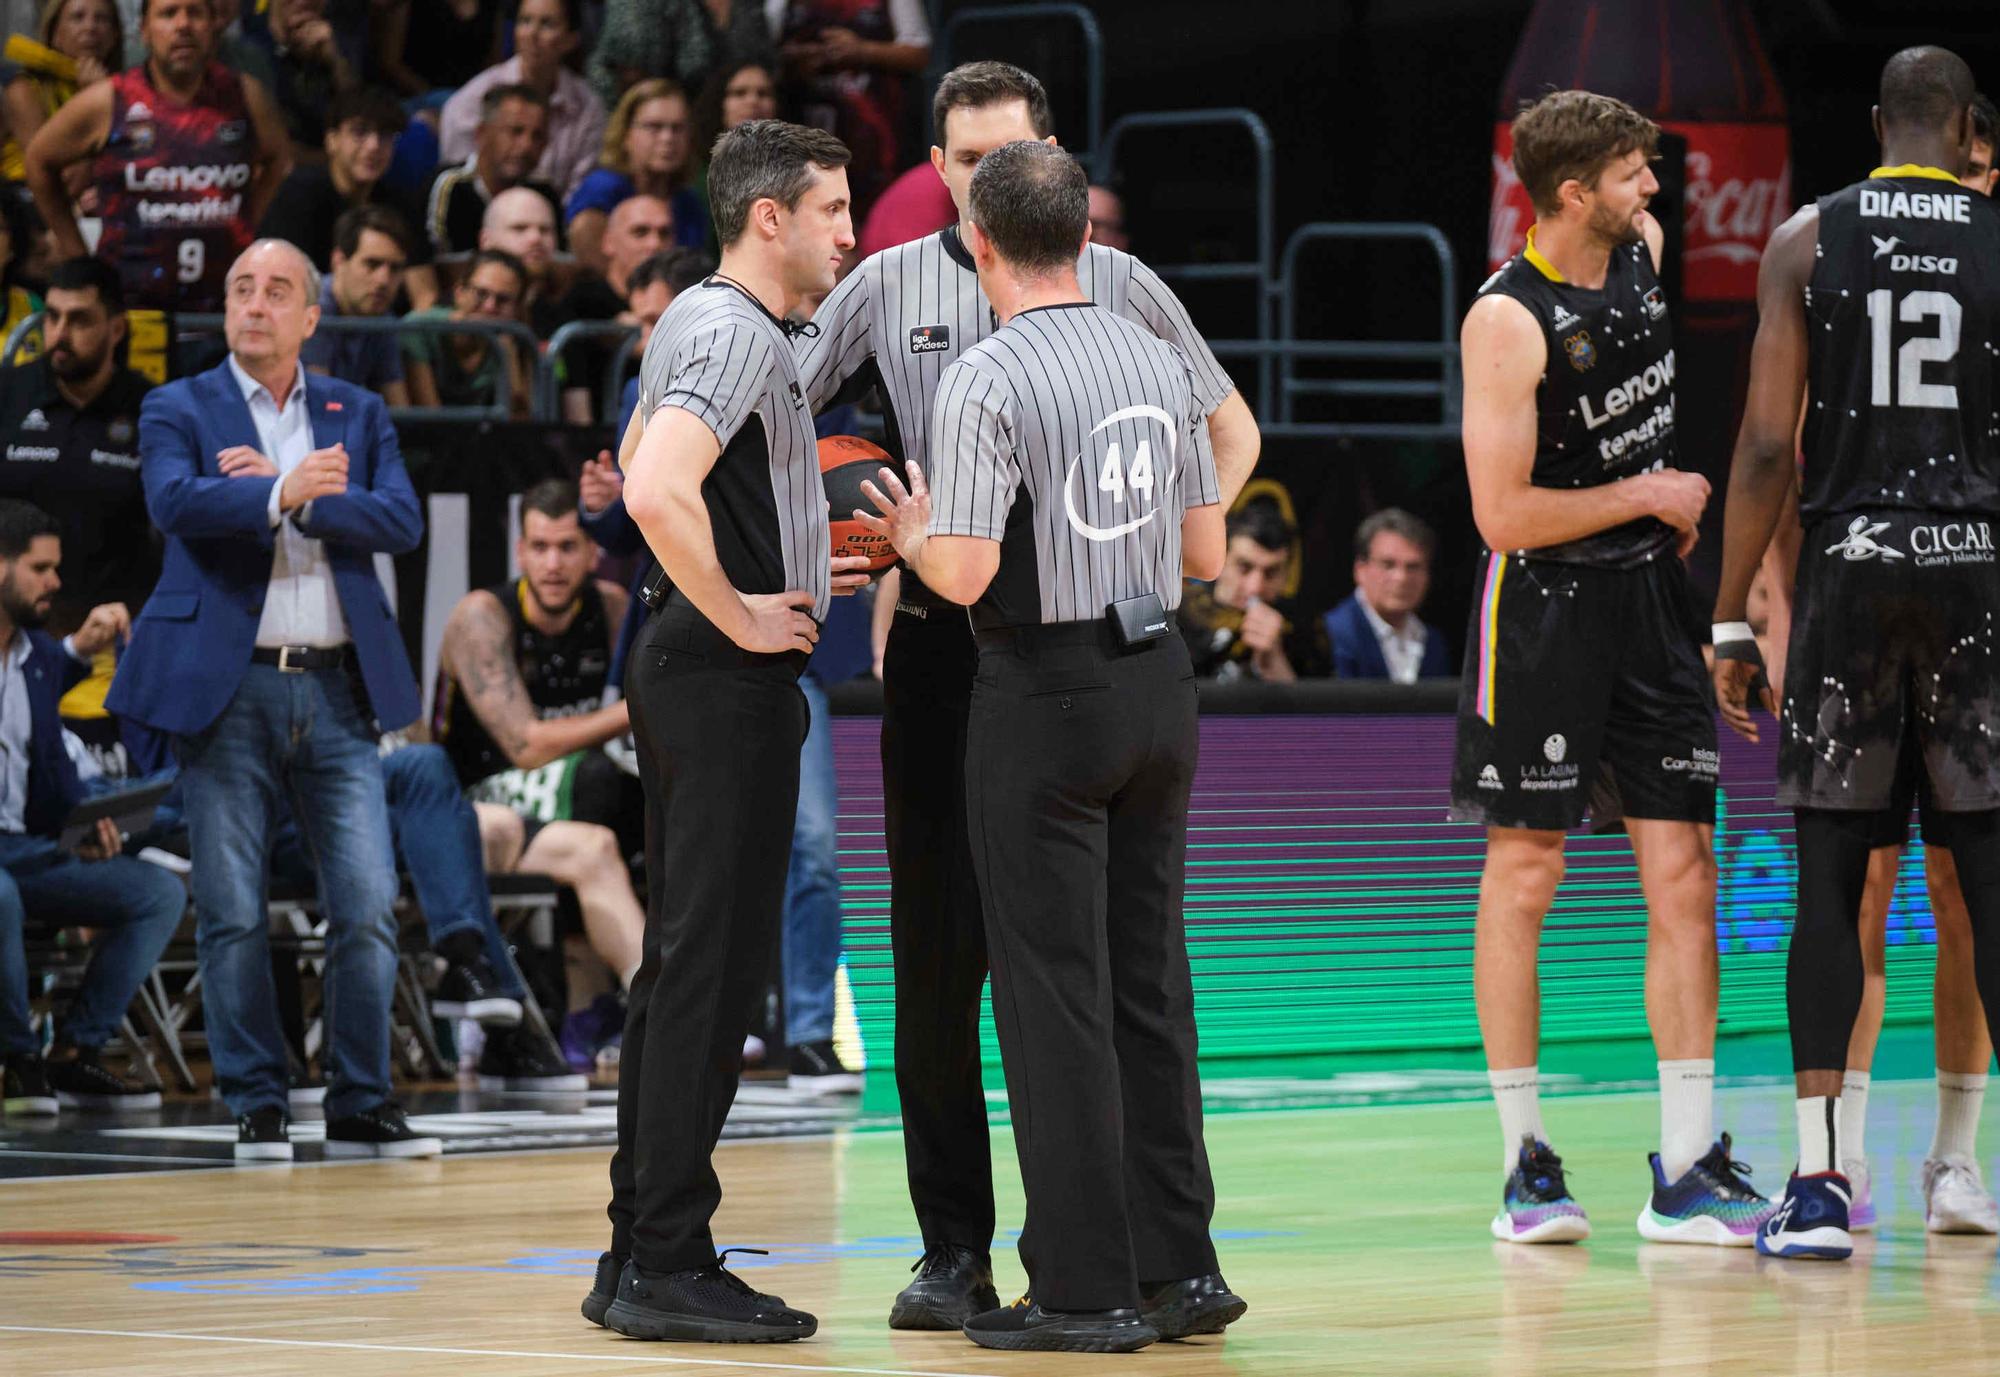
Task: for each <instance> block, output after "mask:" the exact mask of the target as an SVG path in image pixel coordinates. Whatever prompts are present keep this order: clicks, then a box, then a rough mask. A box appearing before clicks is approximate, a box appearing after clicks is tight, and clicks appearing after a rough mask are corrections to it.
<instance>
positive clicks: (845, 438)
mask: <svg viewBox="0 0 2000 1377" xmlns="http://www.w3.org/2000/svg"><path fill="white" fill-rule="evenodd" d="M885 466H886V467H888V468H890V469H894V468H895V467H896V461H895V460H893V459H891V458H890V457H889V455H888V454H887V452H886V451H884V450H883V449H882V447H881V446H880V445H877V444H875V443H873V442H871V441H868V440H864V439H862V438H861V437H860V436H858V435H829V436H827V437H826V438H825V439H823V440H821V441H820V442H819V476H820V481H821V482H822V483H823V484H825V486H826V515H827V520H828V522H829V523H830V524H831V525H832V527H833V557H834V558H835V559H839V558H841V557H842V556H845V555H865V556H866V557H867V559H868V565H867V567H868V570H869V572H871V573H873V572H875V571H877V570H881V569H887V568H888V567H889V566H890V565H892V564H894V563H895V562H896V548H895V547H894V546H893V545H891V544H890V543H889V542H888V540H887V539H886V538H885V537H883V536H879V535H876V534H875V533H874V532H873V531H871V530H869V529H868V528H867V527H866V526H863V525H862V524H861V523H860V522H859V521H856V520H855V519H854V513H855V511H856V509H859V510H861V511H864V512H869V513H873V512H875V511H876V510H877V508H876V506H875V504H874V503H873V502H870V501H869V500H868V496H867V494H866V493H864V492H862V491H861V480H862V479H864V478H865V479H868V480H869V481H870V482H872V483H874V484H875V486H876V488H878V489H880V488H881V487H882V477H881V473H882V469H883V468H884V467H885ZM899 476H900V475H899Z"/></svg>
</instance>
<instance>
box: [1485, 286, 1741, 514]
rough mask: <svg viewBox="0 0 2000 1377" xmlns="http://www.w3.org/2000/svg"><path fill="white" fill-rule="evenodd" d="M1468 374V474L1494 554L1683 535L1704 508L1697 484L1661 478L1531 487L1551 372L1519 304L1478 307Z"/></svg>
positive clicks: (1498, 299) (1692, 478)
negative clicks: (1637, 532) (1625, 536)
mask: <svg viewBox="0 0 2000 1377" xmlns="http://www.w3.org/2000/svg"><path fill="white" fill-rule="evenodd" d="M1459 345H1460V355H1461V358H1462V359H1463V361H1464V368H1465V421H1464V437H1465V469H1466V474H1467V477H1468V479H1469V481H1470V483H1471V487H1472V515H1473V519H1474V521H1475V522H1476V523H1477V524H1478V527H1479V534H1480V537H1481V539H1483V540H1484V541H1485V542H1486V545H1487V548H1488V549H1492V550H1534V549H1539V548H1541V547H1543V546H1546V545H1560V544H1562V543H1563V542H1564V541H1570V540H1579V539H1581V538H1583V537H1584V536H1588V535H1595V534H1596V533H1597V532H1599V531H1605V530H1610V529H1611V528H1612V527H1614V526H1622V525H1624V524H1625V523H1626V522H1628V521H1635V520H1637V519H1639V518H1640V517H1647V516H1653V517H1658V518H1659V519H1660V520H1661V521H1664V522H1666V523H1667V524H1668V525H1669V526H1672V527H1673V528H1674V529H1676V530H1677V531H1680V532H1681V533H1682V547H1683V551H1685V549H1686V547H1687V546H1689V545H1692V543H1693V540H1692V536H1693V532H1694V530H1695V527H1696V524H1697V523H1698V522H1699V521H1700V520H1701V513H1702V508H1703V507H1704V506H1706V505H1707V502H1708V481H1707V480H1706V479H1704V478H1703V477H1701V475H1700V474H1694V473H1683V472H1681V471H1679V470H1676V469H1665V470H1661V471H1659V472H1656V473H1642V474H1635V475H1633V476H1632V477H1630V478H1622V479H1619V480H1618V481H1617V482H1615V483H1605V484H1602V485H1599V486H1597V487H1589V488H1576V489H1571V490H1567V491H1566V490H1563V489H1560V488H1540V487H1536V486H1535V485H1534V483H1533V482H1532V481H1531V480H1532V475H1533V472H1534V466H1535V425H1536V411H1535V389H1536V388H1537V387H1538V386H1539V385H1540V383H1541V379H1542V372H1543V370H1544V369H1545V368H1546V367H1547V365H1548V346H1547V344H1546V343H1545V342H1544V341H1543V338H1542V331H1541V327H1540V326H1539V325H1537V324H1536V322H1535V319H1534V317H1533V316H1532V315H1530V314H1529V313H1528V309H1527V308H1526V307H1525V306H1523V305H1521V303H1519V302H1518V301H1515V300H1513V299H1512V298H1510V297H1505V296H1488V297H1483V298H1481V299H1480V300H1479V301H1478V302H1477V303H1475V304H1474V305H1473V308H1472V310H1471V311H1469V312H1468V313H1467V314H1466V317H1465V326H1464V328H1463V329H1462V330H1461V332H1460V336H1459Z"/></svg>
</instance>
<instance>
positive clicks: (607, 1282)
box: [583, 1253, 628, 1325]
mask: <svg viewBox="0 0 2000 1377" xmlns="http://www.w3.org/2000/svg"><path fill="white" fill-rule="evenodd" d="M627 1261H628V1259H626V1258H622V1257H620V1256H618V1254H616V1253H600V1254H598V1257H597V1275H596V1276H594V1277H592V1278H591V1279H590V1294H589V1295H587V1296H585V1297H584V1298H583V1317H584V1318H585V1319H586V1320H589V1321H590V1322H591V1323H592V1324H595V1325H602V1324H603V1323H604V1312H605V1311H607V1310H609V1309H610V1308H611V1302H613V1301H614V1300H617V1299H618V1278H619V1277H620V1276H621V1275H623V1274H624V1271H625V1263H626V1262H627Z"/></svg>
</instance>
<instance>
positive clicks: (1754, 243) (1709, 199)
mask: <svg viewBox="0 0 2000 1377" xmlns="http://www.w3.org/2000/svg"><path fill="white" fill-rule="evenodd" d="M1660 127H1661V128H1663V129H1666V130H1670V131H1671V132H1673V133H1675V134H1678V135H1680V136H1681V137H1682V138H1684V139H1686V140H1687V171H1686V186H1687V192H1686V196H1687V214H1686V225H1685V228H1684V233H1683V239H1682V248H1681V272H1682V282H1683V284H1684V285H1683V292H1684V294H1685V296H1686V298H1687V300H1689V301H1754V300H1755V299H1756V296H1757V261H1758V259H1759V258H1760V257H1761V256H1762V254H1763V252H1764V244H1765V242H1766V241H1767V240H1769V239H1770V237H1771V232H1772V231H1773V230H1775V229H1777V228H1778V226H1779V225H1781V224H1783V223H1784V222H1785V220H1786V218H1787V217H1788V216H1790V215H1791V213H1792V210H1793V206H1792V159H1791V138H1790V135H1789V134H1788V133H1787V131H1786V128H1785V126H1784V125H1782V124H1748V123H1745V124H1712V123H1705V122H1699V121H1692V120H1662V121H1661V122H1660ZM1513 152H1514V140H1513V137H1512V131H1511V130H1510V129H1509V127H1508V125H1507V123H1506V122H1505V121H1502V122H1500V123H1498V124H1495V125H1494V127H1493V204H1492V209H1491V212H1490V214H1489V216H1488V220H1487V225H1488V238H1487V246H1486V258H1487V266H1488V267H1489V268H1498V267H1499V266H1500V265H1501V264H1502V263H1505V262H1506V261H1507V260H1508V259H1509V258H1511V257H1512V256H1513V255H1514V254H1515V253H1517V252H1519V251H1520V248H1521V244H1522V241H1523V240H1524V239H1526V237H1527V233H1528V226H1530V225H1532V224H1534V223H1535V209H1534V206H1533V205H1532V204H1531V203H1530V202H1529V200H1528V193H1527V190H1526V189H1525V188H1524V187H1523V186H1522V185H1521V179H1520V178H1519V177H1516V176H1515V175H1514V160H1513Z"/></svg>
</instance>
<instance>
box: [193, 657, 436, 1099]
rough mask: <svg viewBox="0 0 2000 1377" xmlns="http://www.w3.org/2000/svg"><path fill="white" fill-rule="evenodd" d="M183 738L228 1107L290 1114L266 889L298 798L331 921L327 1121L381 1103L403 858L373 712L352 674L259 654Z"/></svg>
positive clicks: (204, 962)
mask: <svg viewBox="0 0 2000 1377" xmlns="http://www.w3.org/2000/svg"><path fill="white" fill-rule="evenodd" d="M175 747H176V749H177V750H178V751H179V753H180V757H181V787H182V791H183V794H184V796H185V799H186V803H185V807H186V817H187V825H188V842H189V849H190V851H191V852H192V857H193V861H194V874H193V882H194V903H195V918H196V937H197V941H198V945H199V950H200V954H201V981H202V987H203V990H204V991H205V994H204V999H203V1006H204V1017H205V1019H206V1022H207V1027H208V1048H209V1056H210V1058H211V1060H213V1062H214V1063H215V1077H216V1080H217V1081H218V1082H219V1083H220V1085H221V1086H222V1098H223V1100H224V1102H226V1103H227V1104H228V1106H229V1109H230V1112H231V1113H232V1114H236V1115H239V1116H241V1115H244V1114H248V1113H250V1112H251V1111H253V1110H258V1109H279V1110H282V1109H284V1108H285V1103H286V1099H285V1091H286V1084H285V1081H286V1066H285V1040H284V1033H283V1030H282V1028H281V1026H280V1024H279V1021H278V1008H277V1002H276V997H275V992H274V990H273V988H272V984H271V936H270V922H269V919H268V917H267V909H266V907H265V896H266V894H267V892H268V889H269V883H268V875H269V861H268V858H269V856H270V854H271V838H272V833H273V832H274V831H275V830H276V828H277V826H278V824H279V822H280V821H281V820H282V818H283V816H284V813H285V808H286V805H287V804H289V805H290V811H291V814H292V816H293V817H295V818H297V819H298V823H299V830H300V832H301V834H302V835H303V836H304V838H305V845H306V849H307V852H308V854H309V855H311V856H313V857H314V859H315V861H316V864H315V866H314V870H315V871H316V872H317V876H318V882H319V896H320V909H321V912H322V913H323V914H324V916H325V918H326V921H327V952H326V970H325V1016H324V1017H325V1027H326V1046H327V1053H326V1066H327V1072H328V1075H327V1095H326V1113H327V1117H328V1118H330V1119H334V1118H342V1117H344V1116H347V1115H350V1114H358V1113H360V1112H361V1111H363V1110H366V1109H371V1108H373V1107H374V1106H375V1105H377V1104H380V1103H381V1102H382V1101H384V1100H386V1099H388V1098H389V1001H390V998H391V995H392V994H393V987H394V983H395V978H396V920H395V917H394V915H393V913H392V911H391V910H392V908H393V906H394V904H395V901H396V857H395V852H394V850H393V848H392V847H391V845H390V842H389V810H388V807H387V803H386V800H385V798H384V793H383V783H382V765H381V762H380V760H379V759H378V758H377V756H376V751H375V733H374V731H373V729H372V727H371V725H370V722H369V718H368V713H367V710H366V708H365V707H364V706H363V704H362V703H361V702H359V701H358V700H357V692H356V690H355V689H354V688H353V687H352V686H351V685H350V683H349V680H348V677H347V675H346V674H345V673H344V672H343V671H340V670H315V671H309V672H307V673H304V674H287V673H285V672H283V671H281V670H279V669H278V668H277V667H276V666H275V665H257V664H253V665H251V666H250V667H249V668H248V669H247V670H246V671H245V672H244V675H243V682H242V684H241V685H240V686H239V687H238V688H237V690H236V696H235V697H234V698H232V699H231V700H230V702H229V706H228V707H226V708H224V709H223V710H222V715H221V716H220V717H218V718H216V720H215V721H214V722H212V723H210V724H209V725H208V726H207V727H206V728H204V729H203V730H202V731H200V732H198V733H196V734H195V735H193V736H184V737H181V738H179V739H178V740H177V741H176V742H175Z"/></svg>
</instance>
